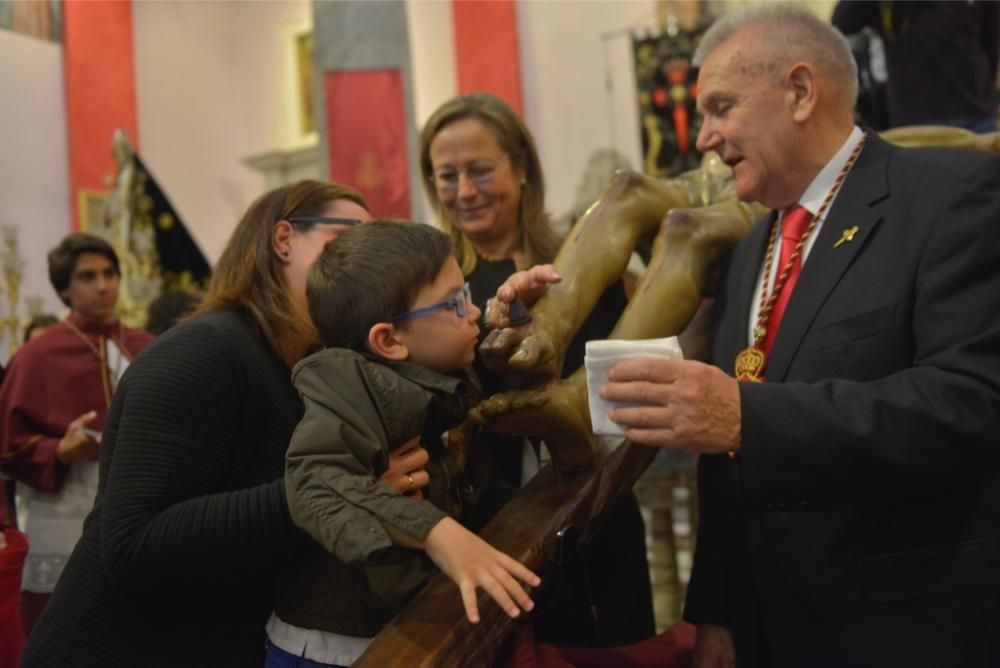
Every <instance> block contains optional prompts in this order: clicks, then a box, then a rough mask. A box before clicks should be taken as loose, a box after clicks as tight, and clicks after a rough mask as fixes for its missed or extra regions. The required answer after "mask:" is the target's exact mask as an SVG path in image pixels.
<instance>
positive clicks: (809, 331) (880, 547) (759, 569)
mask: <svg viewBox="0 0 1000 668" xmlns="http://www.w3.org/2000/svg"><path fill="white" fill-rule="evenodd" d="M774 218H775V217H774V215H772V216H770V217H769V218H768V219H765V220H764V221H762V222H761V223H760V224H758V225H757V226H755V227H754V228H753V229H752V230H751V232H750V233H749V234H748V236H747V237H746V238H745V239H744V240H743V241H742V242H741V243H740V245H739V246H738V247H737V248H736V250H735V251H734V254H733V257H732V258H731V261H730V265H729V267H728V270H727V274H726V277H725V279H724V282H723V289H722V291H721V295H720V298H719V302H718V305H719V308H720V312H719V320H718V321H717V322H718V327H717V330H716V335H715V339H714V341H713V344H712V359H713V362H714V363H715V364H716V365H718V366H719V367H721V368H723V369H724V370H726V371H727V372H729V373H732V369H733V363H734V360H735V357H736V355H737V353H738V352H739V351H740V350H741V349H742V348H744V347H746V345H747V344H748V340H747V339H748V334H747V329H748V318H749V314H750V301H751V297H752V293H753V290H754V286H755V282H756V280H757V277H758V272H759V271H760V266H761V264H762V261H763V257H764V253H765V247H766V245H767V238H768V234H769V231H770V226H771V225H772V224H773V223H774ZM855 225H856V226H857V227H858V228H859V231H858V232H857V234H856V235H855V236H854V239H853V241H851V242H849V243H845V244H842V245H841V246H840V247H838V248H834V247H833V246H834V243H835V242H836V241H837V240H838V239H839V238H840V237H841V235H842V233H843V231H844V230H845V229H846V228H848V227H851V226H855ZM765 375H766V377H767V381H768V382H767V383H766V384H760V385H758V384H747V383H744V384H741V386H740V398H741V404H742V454H740V455H739V456H738V457H736V458H735V459H729V458H728V457H726V456H704V457H702V458H701V460H700V464H699V481H700V485H701V526H700V528H699V532H698V544H697V550H696V556H695V563H694V570H693V573H692V580H691V584H690V587H689V592H688V601H687V606H686V610H685V616H686V618H687V619H688V620H690V621H693V622H708V623H716V624H721V625H724V626H727V627H729V628H731V629H732V631H733V635H734V639H735V643H736V651H737V656H738V662H739V665H740V666H741V668H742V667H744V666H755V665H775V666H794V667H796V668H798V667H802V666H809V667H811V666H838V667H842V666H890V665H894V666H904V665H905V666H935V667H936V666H949V667H954V666H966V665H968V666H984V667H985V666H998V665H1000V639H998V638H997V630H998V628H1000V584H998V583H1000V156H994V155H990V154H987V153H975V152H971V151H963V150H956V149H900V148H896V147H893V146H890V145H889V144H887V143H885V142H883V141H881V140H880V139H878V138H877V137H875V136H870V137H869V138H868V143H867V145H866V146H865V148H864V149H863V151H862V153H861V155H860V156H859V158H858V161H857V163H856V164H855V166H854V168H853V169H852V170H851V172H850V174H849V175H848V177H847V180H846V181H845V183H844V186H843V189H842V191H841V193H840V194H839V196H838V197H837V199H836V201H835V202H834V204H833V206H832V207H831V210H830V215H829V217H828V219H827V220H826V221H825V222H824V223H823V226H822V228H821V230H820V233H819V237H818V238H817V240H816V243H815V245H814V246H813V248H812V250H811V252H810V255H809V256H808V258H807V261H806V264H805V266H804V268H803V270H802V274H801V275H800V277H799V281H798V284H797V286H796V288H795V292H794V293H793V294H792V297H791V300H790V302H789V304H788V307H787V309H786V311H785V315H784V319H783V321H782V323H781V328H780V329H779V331H778V334H777V337H776V339H775V343H774V347H773V350H772V358H771V360H770V363H769V365H768V368H767V370H766V374H765Z"/></svg>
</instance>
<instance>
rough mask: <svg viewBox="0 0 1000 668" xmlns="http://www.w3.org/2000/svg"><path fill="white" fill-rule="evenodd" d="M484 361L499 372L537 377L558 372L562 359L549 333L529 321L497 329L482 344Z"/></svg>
mask: <svg viewBox="0 0 1000 668" xmlns="http://www.w3.org/2000/svg"><path fill="white" fill-rule="evenodd" d="M479 354H480V356H481V358H482V360H483V364H485V365H486V368H487V369H489V370H490V372H492V373H494V374H496V375H497V376H518V377H530V378H536V379H538V380H541V381H545V380H550V379H552V378H556V377H558V376H559V367H560V362H559V359H558V355H557V353H556V348H555V346H554V345H553V343H552V339H551V338H550V337H549V335H548V333H547V332H545V331H542V330H540V329H538V328H537V327H535V323H534V322H532V323H529V324H527V325H523V326H521V327H504V328H502V329H494V330H493V331H492V332H490V333H489V335H488V336H487V337H486V339H485V340H484V341H483V342H482V344H480V346H479Z"/></svg>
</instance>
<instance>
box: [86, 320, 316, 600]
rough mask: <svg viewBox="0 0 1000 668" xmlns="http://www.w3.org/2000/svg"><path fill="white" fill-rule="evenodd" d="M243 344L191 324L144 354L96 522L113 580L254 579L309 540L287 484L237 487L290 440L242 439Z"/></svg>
mask: <svg viewBox="0 0 1000 668" xmlns="http://www.w3.org/2000/svg"><path fill="white" fill-rule="evenodd" d="M181 334H183V335H181ZM232 338H234V337H233V336H232V332H227V331H225V330H224V329H223V328H217V327H215V326H214V325H213V324H212V323H205V322H194V323H191V324H189V325H187V329H186V330H185V331H184V332H178V335H175V336H172V337H170V338H169V339H166V340H162V341H160V342H159V343H158V345H156V346H154V347H153V348H151V349H149V350H148V351H146V352H145V354H144V355H142V356H141V357H139V358H137V360H136V361H135V362H134V363H133V367H132V368H130V369H129V371H128V373H127V374H126V376H125V379H124V380H123V382H122V386H121V387H120V388H119V391H118V392H117V393H116V396H115V399H114V403H113V405H112V409H111V414H110V416H109V420H108V424H107V427H106V430H105V440H104V446H103V449H102V453H101V460H102V461H101V464H102V466H101V468H102V477H103V480H102V486H101V491H100V493H99V495H98V499H97V502H96V506H97V509H98V511H99V512H96V513H95V516H96V517H97V518H98V521H99V522H100V548H101V553H102V557H103V561H104V564H105V568H106V571H107V574H108V576H109V578H110V579H111V581H112V582H114V583H116V584H118V585H120V586H121V587H123V588H129V589H140V590H149V589H153V590H166V591H171V592H180V591H191V590H203V589H205V588H214V587H219V586H223V587H224V586H227V585H234V584H237V583H243V582H245V581H246V579H247V578H250V577H252V576H254V575H257V574H264V573H267V572H268V571H269V569H270V568H272V567H273V566H274V565H275V564H276V563H277V562H278V560H279V559H280V558H281V556H282V555H283V554H285V553H287V552H288V551H289V549H290V548H291V547H293V546H294V544H295V543H296V541H297V540H300V534H299V532H298V531H297V530H296V529H295V527H294V525H293V524H292V522H291V517H290V516H289V513H288V505H287V502H286V500H285V494H284V488H283V485H282V481H281V479H280V478H277V479H275V480H274V481H272V482H269V483H266V484H260V485H256V486H252V487H247V488H245V489H233V486H234V483H233V480H232V476H233V470H234V469H238V468H239V466H240V463H241V460H243V459H245V458H248V457H253V456H254V455H255V454H256V453H257V452H258V451H259V450H260V449H261V448H266V447H277V448H282V449H283V444H273V443H264V442H256V443H255V442H240V441H239V438H238V435H239V434H240V433H241V425H242V424H243V422H244V420H245V418H246V415H245V414H246V412H247V410H248V396H247V393H248V386H247V375H248V370H247V369H245V368H244V364H245V362H244V361H243V358H242V357H241V356H240V355H239V354H238V352H237V349H236V346H235V345H234V344H233V343H232V342H231V339H232ZM289 391H290V390H289ZM235 484H236V485H238V484H239V483H238V482H237V483H235ZM91 519H92V520H93V517H92V518H91Z"/></svg>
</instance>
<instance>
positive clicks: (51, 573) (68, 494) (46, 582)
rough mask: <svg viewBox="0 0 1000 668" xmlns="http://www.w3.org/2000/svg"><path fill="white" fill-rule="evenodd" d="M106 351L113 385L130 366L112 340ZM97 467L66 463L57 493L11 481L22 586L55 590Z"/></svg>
mask: <svg viewBox="0 0 1000 668" xmlns="http://www.w3.org/2000/svg"><path fill="white" fill-rule="evenodd" d="M87 354H88V355H89V354H90V353H87ZM105 356H106V359H107V362H108V372H109V376H110V379H111V384H112V387H117V385H118V382H119V381H120V380H121V377H122V376H123V375H124V374H125V370H126V369H127V368H128V365H129V360H128V357H126V356H125V355H124V354H123V353H122V351H121V350H120V349H119V348H118V346H117V345H116V344H115V343H114V341H112V340H110V339H105ZM67 426H69V425H67ZM98 469H99V464H98V462H96V461H90V462H74V463H73V464H70V465H69V471H68V472H67V473H66V481H65V482H64V483H63V485H62V487H61V488H59V491H58V492H55V493H52V492H43V491H40V490H37V489H35V488H33V487H31V486H29V485H25V484H24V483H20V482H19V483H17V484H16V485H15V487H14V494H15V499H16V501H15V503H16V504H17V526H18V527H20V529H21V531H23V532H24V533H25V534H27V535H28V556H27V557H26V558H25V560H24V575H23V577H22V580H21V589H23V590H24V591H30V592H32V593H35V594H49V593H51V592H52V591H53V590H54V589H55V587H56V581H57V580H58V579H59V576H60V575H62V571H63V568H64V567H65V566H66V561H67V560H68V559H69V555H70V553H71V552H73V548H74V547H75V546H76V543H77V541H79V540H80V536H81V535H82V534H83V520H84V519H85V518H86V517H87V514H88V513H89V512H90V509H91V508H92V507H93V505H94V497H96V496H97V473H98Z"/></svg>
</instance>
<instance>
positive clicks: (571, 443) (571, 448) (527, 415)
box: [469, 376, 597, 468]
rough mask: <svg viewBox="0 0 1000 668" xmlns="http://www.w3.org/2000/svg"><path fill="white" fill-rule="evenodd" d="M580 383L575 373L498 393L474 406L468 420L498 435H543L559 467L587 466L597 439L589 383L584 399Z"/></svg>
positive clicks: (591, 458)
mask: <svg viewBox="0 0 1000 668" xmlns="http://www.w3.org/2000/svg"><path fill="white" fill-rule="evenodd" d="M580 380H582V378H581V379H580ZM578 385H579V382H578V380H577V379H576V377H575V376H574V378H573V379H570V380H566V381H554V382H550V383H549V384H548V385H544V386H541V387H536V388H531V389H525V390H513V391H510V392H503V393H501V394H495V395H493V396H492V397H490V398H488V399H486V400H485V401H483V402H482V403H480V404H479V405H478V406H476V407H475V408H474V409H472V411H470V412H469V420H470V421H471V422H472V423H474V424H478V425H489V426H490V427H491V428H492V429H493V430H494V431H496V432H497V433H499V434H506V435H524V436H534V437H536V438H540V439H542V440H543V441H545V444H546V445H547V446H548V448H549V451H550V452H551V453H552V457H553V459H554V460H555V461H556V463H557V464H558V465H559V466H562V467H574V468H578V467H587V466H590V465H592V464H593V463H594V455H595V452H596V451H597V441H596V438H595V436H594V434H593V432H592V431H591V429H590V414H589V412H588V410H587V404H586V386H585V385H584V389H583V395H582V402H581V394H580V387H579V386H578Z"/></svg>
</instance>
